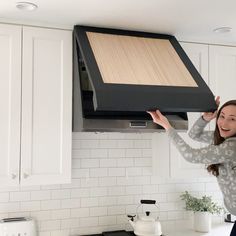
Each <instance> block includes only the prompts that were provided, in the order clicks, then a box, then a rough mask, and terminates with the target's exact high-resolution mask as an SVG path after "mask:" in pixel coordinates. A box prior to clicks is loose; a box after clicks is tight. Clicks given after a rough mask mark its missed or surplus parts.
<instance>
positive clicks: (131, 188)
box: [125, 185, 143, 195]
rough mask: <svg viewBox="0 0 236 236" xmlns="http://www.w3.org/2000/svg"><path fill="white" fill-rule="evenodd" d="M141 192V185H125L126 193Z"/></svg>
mask: <svg viewBox="0 0 236 236" xmlns="http://www.w3.org/2000/svg"><path fill="white" fill-rule="evenodd" d="M141 193H143V190H142V186H141V185H140V186H127V187H125V194H127V195H130V194H131V195H135V194H141Z"/></svg>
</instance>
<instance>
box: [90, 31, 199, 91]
mask: <svg viewBox="0 0 236 236" xmlns="http://www.w3.org/2000/svg"><path fill="white" fill-rule="evenodd" d="M86 34H87V37H88V40H89V43H90V45H91V48H92V51H93V54H94V57H95V59H96V62H97V65H98V67H99V70H100V73H101V76H102V79H103V82H104V83H110V84H133V85H161V86H184V87H198V86H197V84H196V82H195V80H194V79H193V78H192V75H191V74H190V73H189V71H188V70H187V68H186V67H185V65H184V63H183V62H182V60H181V59H180V57H179V56H178V54H177V53H176V51H175V49H174V48H173V46H172V45H171V43H170V41H169V40H166V39H158V38H144V37H135V36H126V35H114V34H106V33H97V32H86Z"/></svg>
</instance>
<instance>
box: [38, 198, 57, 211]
mask: <svg viewBox="0 0 236 236" xmlns="http://www.w3.org/2000/svg"><path fill="white" fill-rule="evenodd" d="M60 207H61V202H60V200H44V201H41V210H51V209H60Z"/></svg>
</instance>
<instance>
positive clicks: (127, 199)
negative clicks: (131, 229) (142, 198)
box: [117, 196, 134, 205]
mask: <svg viewBox="0 0 236 236" xmlns="http://www.w3.org/2000/svg"><path fill="white" fill-rule="evenodd" d="M128 204H134V197H133V196H119V197H118V198H117V205H128Z"/></svg>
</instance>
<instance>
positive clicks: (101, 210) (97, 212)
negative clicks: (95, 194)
mask: <svg viewBox="0 0 236 236" xmlns="http://www.w3.org/2000/svg"><path fill="white" fill-rule="evenodd" d="M89 215H90V216H106V215H107V207H93V208H90V211H89Z"/></svg>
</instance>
